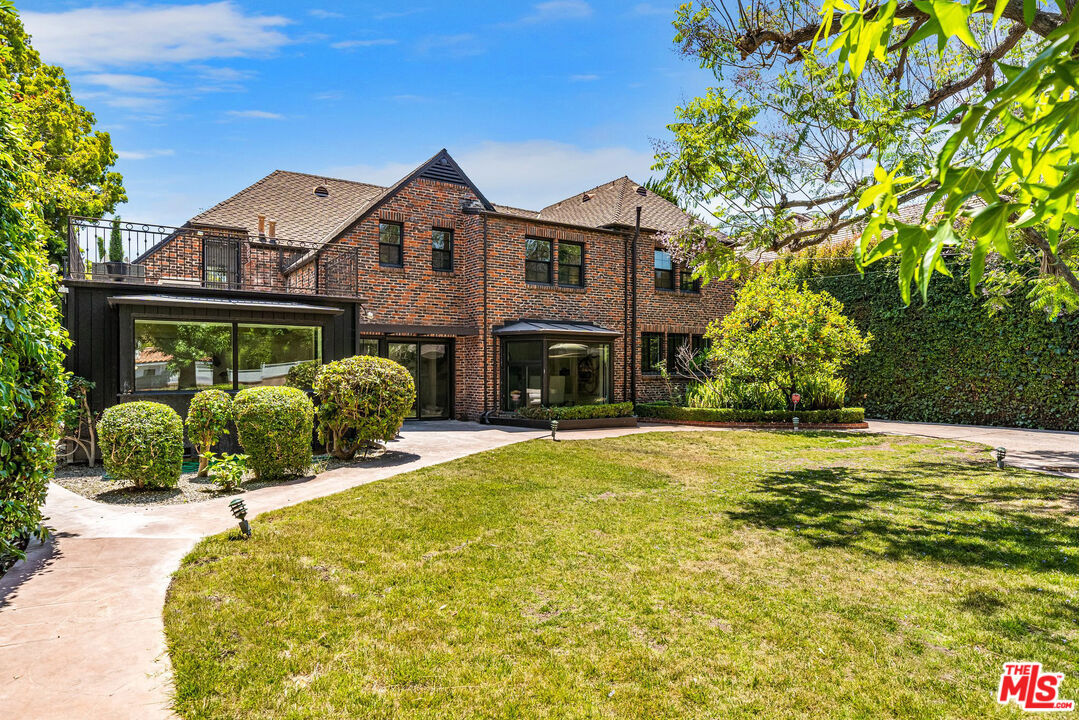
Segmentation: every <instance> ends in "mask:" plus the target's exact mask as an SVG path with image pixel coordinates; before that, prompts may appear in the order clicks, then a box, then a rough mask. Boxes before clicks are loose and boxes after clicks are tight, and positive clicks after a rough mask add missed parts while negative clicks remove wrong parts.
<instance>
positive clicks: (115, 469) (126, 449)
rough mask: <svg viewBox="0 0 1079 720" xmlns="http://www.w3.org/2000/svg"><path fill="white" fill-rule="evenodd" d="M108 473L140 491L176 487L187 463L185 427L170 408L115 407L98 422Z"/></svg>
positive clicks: (153, 404) (148, 404)
mask: <svg viewBox="0 0 1079 720" xmlns="http://www.w3.org/2000/svg"><path fill="white" fill-rule="evenodd" d="M97 433H98V440H99V443H100V445H101V458H102V460H103V462H104V464H105V470H107V471H108V473H109V474H110V475H112V476H113V477H114V478H117V479H118V480H131V481H132V482H134V483H135V487H138V488H144V487H147V488H168V487H176V484H177V483H178V482H179V480H180V466H181V464H182V463H183V460H184V425H183V422H181V421H180V416H179V415H178V414H176V411H175V410H173V409H172V408H170V407H169V406H168V405H162V404H161V403H156V402H132V403H121V404H120V405H113V406H112V407H110V408H109V409H107V410H106V411H105V412H104V413H103V414H102V415H101V420H99V421H98V423H97Z"/></svg>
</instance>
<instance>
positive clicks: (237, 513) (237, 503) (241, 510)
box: [229, 498, 251, 538]
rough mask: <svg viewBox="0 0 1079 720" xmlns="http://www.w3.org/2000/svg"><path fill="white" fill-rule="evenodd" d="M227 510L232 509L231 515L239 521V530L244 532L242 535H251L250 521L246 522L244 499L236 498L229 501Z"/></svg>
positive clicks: (247, 536) (246, 536)
mask: <svg viewBox="0 0 1079 720" xmlns="http://www.w3.org/2000/svg"><path fill="white" fill-rule="evenodd" d="M229 510H231V511H232V516H233V517H234V518H236V519H237V520H239V521H240V532H242V533H243V534H244V537H245V538H249V537H251V523H249V522H247V506H246V505H244V501H243V500H241V499H240V498H236V499H235V500H233V501H232V502H230V503H229Z"/></svg>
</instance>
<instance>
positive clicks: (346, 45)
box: [330, 38, 397, 50]
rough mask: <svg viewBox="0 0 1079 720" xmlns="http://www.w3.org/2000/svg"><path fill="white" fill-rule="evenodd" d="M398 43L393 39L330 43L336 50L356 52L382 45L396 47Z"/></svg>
mask: <svg viewBox="0 0 1079 720" xmlns="http://www.w3.org/2000/svg"><path fill="white" fill-rule="evenodd" d="M396 44H397V41H396V40H393V39H392V38H376V39H374V40H342V41H341V42H335V43H330V47H332V48H334V49H335V50H355V49H356V48H366V47H378V46H380V45H396Z"/></svg>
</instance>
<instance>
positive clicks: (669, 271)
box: [652, 248, 677, 292]
mask: <svg viewBox="0 0 1079 720" xmlns="http://www.w3.org/2000/svg"><path fill="white" fill-rule="evenodd" d="M659 253H663V254H664V255H666V256H667V260H668V262H669V263H670V267H669V268H662V269H661V268H660V267H659V265H658V264H657V263H656V260H658V259H659V257H658V256H659ZM652 272H653V275H654V277H655V283H656V289H657V290H666V291H670V292H673V291H675V290H677V288H676V287H675V285H674V273H675V269H674V260H673V258H671V254H670V253H669V252H667V251H666V250H663V249H662V248H656V249H655V250H654V251H653V254H652ZM661 273H662V275H661ZM660 277H665V278H666V282H663V283H661V282H660Z"/></svg>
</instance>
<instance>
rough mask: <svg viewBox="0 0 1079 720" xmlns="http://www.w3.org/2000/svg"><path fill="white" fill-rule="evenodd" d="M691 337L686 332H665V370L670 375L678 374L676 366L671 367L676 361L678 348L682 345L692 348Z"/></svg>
mask: <svg viewBox="0 0 1079 720" xmlns="http://www.w3.org/2000/svg"><path fill="white" fill-rule="evenodd" d="M691 338H692V336H691V335H689V334H688V333H667V372H669V373H670V374H671V375H677V374H678V368H676V367H673V366H674V365H675V364H677V362H678V350H679V349H680V348H681V347H682V346H683V345H689V346H690V348H691V349H692V347H693V345H692V340H691Z"/></svg>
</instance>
